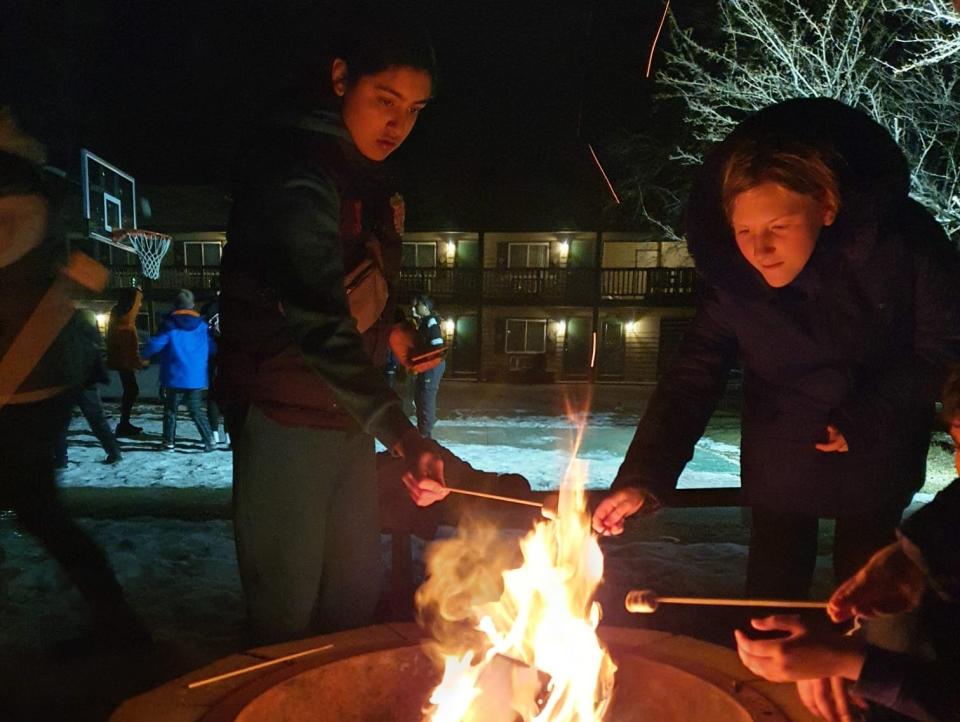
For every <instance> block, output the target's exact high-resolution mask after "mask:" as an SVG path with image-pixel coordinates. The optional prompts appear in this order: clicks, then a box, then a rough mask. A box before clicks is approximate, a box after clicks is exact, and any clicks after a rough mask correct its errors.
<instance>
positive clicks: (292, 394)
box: [216, 12, 447, 644]
mask: <svg viewBox="0 0 960 722" xmlns="http://www.w3.org/2000/svg"><path fill="white" fill-rule="evenodd" d="M352 30H353V32H351V33H350V36H352V38H353V39H352V40H351V42H349V43H346V44H344V46H343V48H342V49H341V50H340V52H339V54H338V56H337V57H336V58H335V59H334V60H333V61H332V62H331V63H330V65H329V66H328V67H327V68H326V77H325V78H324V77H314V78H309V81H310V82H311V83H312V84H313V85H314V87H317V88H319V87H322V86H323V85H325V84H326V83H327V82H329V86H330V90H331V92H330V93H329V95H328V96H326V97H324V98H323V99H322V102H319V103H316V104H314V105H313V106H312V107H306V108H303V107H300V108H295V109H289V110H287V111H285V112H281V113H280V114H279V115H278V118H277V119H276V120H275V121H274V122H273V123H272V124H271V125H269V126H268V127H266V128H264V129H263V131H262V133H261V134H260V136H259V137H258V138H257V139H256V140H255V141H254V142H253V143H252V144H251V147H250V148H249V150H248V151H247V152H246V154H245V155H244V156H243V158H242V160H241V163H240V165H239V167H238V169H237V183H236V188H235V192H234V199H235V202H234V207H233V211H232V213H231V217H230V221H229V226H228V238H229V243H228V244H227V245H226V247H225V251H224V256H223V265H222V293H221V302H220V303H221V305H220V314H221V333H222V336H221V350H220V365H219V372H218V374H219V375H218V377H217V390H216V396H217V398H218V400H219V401H220V402H221V403H222V406H223V407H224V412H225V415H226V419H227V422H228V431H229V433H230V436H231V441H232V445H233V458H234V520H235V530H236V541H237V554H238V561H239V565H240V575H241V581H242V583H243V588H244V592H245V595H246V601H247V610H248V617H249V622H250V627H251V632H252V637H253V641H254V643H256V644H269V643H273V642H279V641H283V640H286V639H292V638H298V637H304V636H310V635H313V634H319V633H323V632H331V631H335V630H339V629H347V628H352V627H358V626H362V625H365V624H369V623H370V622H371V621H372V620H373V610H374V606H375V604H376V602H377V598H378V595H379V593H380V587H381V582H382V579H383V572H382V569H381V555H380V525H379V512H378V507H377V489H376V473H375V467H374V438H377V439H379V440H380V441H381V442H382V443H383V444H384V446H386V447H387V449H389V450H391V451H392V452H393V453H395V454H397V455H399V456H402V457H403V458H404V459H405V461H406V464H407V472H406V473H405V474H404V483H405V484H406V486H407V488H408V491H409V493H410V496H411V497H412V498H413V500H414V501H415V502H416V503H417V504H419V505H421V506H426V505H428V504H431V503H433V502H434V501H437V500H439V499H442V498H444V497H445V496H446V494H447V490H446V488H445V486H444V485H443V466H442V462H441V461H440V457H439V453H440V451H441V450H440V447H438V446H437V445H436V444H434V443H433V442H431V441H429V440H427V439H424V438H423V437H422V436H421V435H420V434H418V433H417V430H416V429H415V428H414V427H413V426H412V425H411V424H410V422H409V420H408V419H407V417H406V416H405V415H404V413H403V410H402V408H401V402H400V399H399V398H398V397H397V395H396V394H395V393H394V392H393V391H392V390H391V389H390V388H389V386H388V384H387V382H386V379H385V376H384V373H383V371H382V366H383V363H384V361H385V359H386V351H387V336H388V332H389V325H390V323H392V320H393V318H394V306H393V305H392V303H391V302H390V300H389V298H388V297H387V289H388V287H389V282H390V281H391V280H392V278H393V277H395V275H396V274H397V273H398V271H399V259H400V248H401V246H400V233H401V232H402V230H403V229H402V223H403V200H402V198H401V197H400V196H399V195H398V194H397V193H396V192H395V190H394V189H393V188H392V187H391V186H390V184H389V183H388V181H387V179H386V177H385V176H384V174H383V172H382V170H381V167H380V164H381V162H382V161H384V160H385V159H386V158H387V157H388V156H389V155H390V154H391V153H393V151H394V150H396V149H397V148H398V147H399V146H400V144H402V143H403V141H404V140H405V139H406V137H407V136H408V135H409V133H410V131H411V130H412V129H413V126H414V124H415V123H416V120H417V116H418V114H419V113H420V111H421V110H423V108H424V107H425V106H426V105H427V103H428V102H429V100H430V98H431V97H432V95H433V86H434V76H435V61H434V56H433V50H432V48H431V47H430V45H429V42H428V40H427V39H426V35H425V34H424V33H423V31H422V30H421V29H420V28H418V27H417V26H416V25H413V24H411V23H410V22H409V20H408V19H407V18H405V17H402V16H397V14H396V13H391V12H380V13H378V14H376V15H375V16H373V17H372V18H371V19H369V20H367V21H365V22H363V23H362V24H357V25H354V26H353V27H352ZM345 32H346V29H345ZM314 95H316V94H314Z"/></svg>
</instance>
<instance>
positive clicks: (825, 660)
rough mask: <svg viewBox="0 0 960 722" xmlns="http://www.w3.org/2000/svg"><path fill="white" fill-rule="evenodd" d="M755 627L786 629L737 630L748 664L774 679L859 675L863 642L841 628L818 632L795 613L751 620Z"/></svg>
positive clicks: (793, 680)
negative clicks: (767, 635) (756, 633)
mask: <svg viewBox="0 0 960 722" xmlns="http://www.w3.org/2000/svg"><path fill="white" fill-rule="evenodd" d="M750 624H751V626H752V627H753V628H754V629H759V630H760V631H763V632H784V633H785V636H782V637H776V638H774V639H750V638H749V637H748V636H747V635H746V634H744V633H743V632H742V631H740V630H739V629H737V630H734V633H733V634H734V637H735V638H736V640H737V653H738V654H739V655H740V661H741V662H743V664H744V666H745V667H746V668H747V669H749V670H750V671H751V672H753V673H754V674H756V675H759V676H761V677H763V678H764V679H769V680H770V681H771V682H796V681H800V680H815V679H825V678H827V677H845V678H847V679H854V680H855V679H857V678H858V677H859V676H860V668H861V667H862V666H863V644H862V642H860V641H859V640H857V639H854V638H852V637H845V636H844V635H842V634H840V633H839V632H834V631H833V630H831V631H830V632H824V633H821V634H815V633H813V632H811V631H810V629H809V628H808V627H807V625H806V624H805V623H804V622H803V621H802V620H801V619H800V617H799V616H797V615H794V614H783V615H773V616H771V617H761V618H758V619H752V620H750Z"/></svg>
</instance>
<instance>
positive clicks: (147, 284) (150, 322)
mask: <svg viewBox="0 0 960 722" xmlns="http://www.w3.org/2000/svg"><path fill="white" fill-rule="evenodd" d="M140 279H141V282H142V283H143V300H144V301H146V303H147V330H148V331H149V332H150V335H151V336H154V335H155V334H156V333H157V318H156V310H155V308H154V302H153V279H152V278H149V277H148V276H147V275H146V274H144V273H141V274H140Z"/></svg>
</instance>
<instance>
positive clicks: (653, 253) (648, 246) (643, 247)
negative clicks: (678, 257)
mask: <svg viewBox="0 0 960 722" xmlns="http://www.w3.org/2000/svg"><path fill="white" fill-rule="evenodd" d="M657 245H658V244H656V243H644V244H640V248H637V249H636V251H634V254H635V263H634V265H635V266H636V267H637V268H656V267H657V266H659V265H660V251H659V250H658V248H657Z"/></svg>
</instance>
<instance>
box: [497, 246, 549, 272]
mask: <svg viewBox="0 0 960 722" xmlns="http://www.w3.org/2000/svg"><path fill="white" fill-rule="evenodd" d="M549 265H550V244H549V243H511V244H510V250H509V253H508V254H507V267H508V268H547V267H548V266H549Z"/></svg>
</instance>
